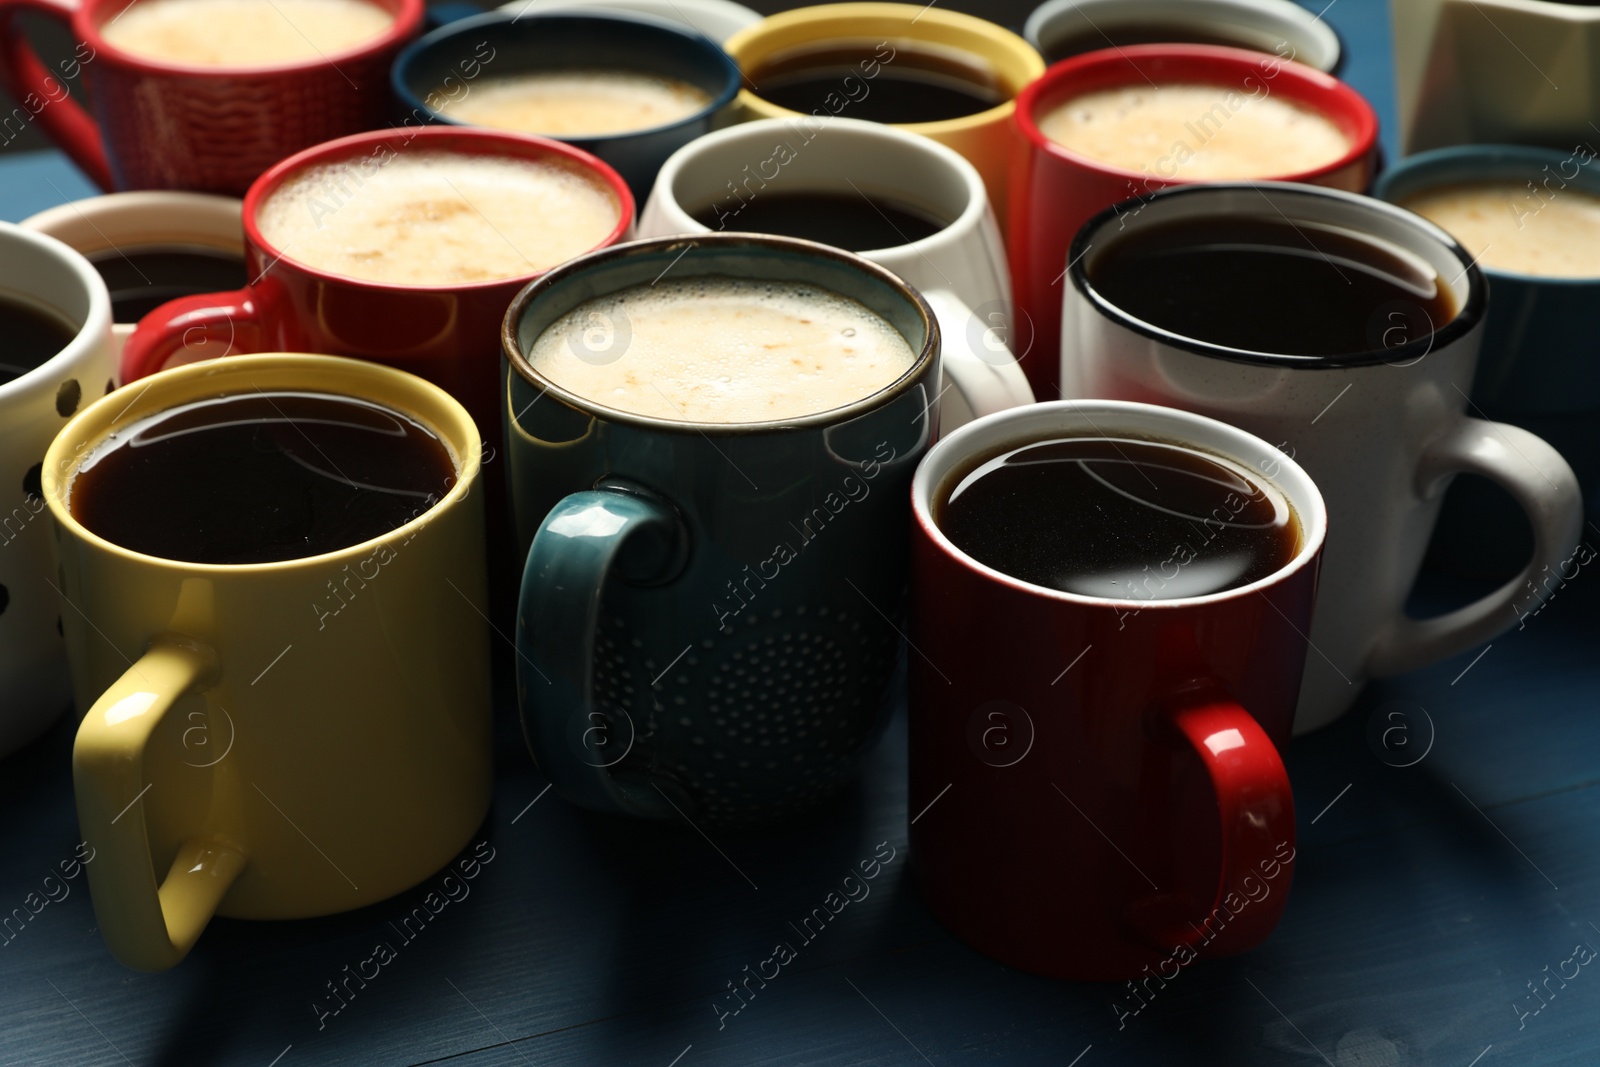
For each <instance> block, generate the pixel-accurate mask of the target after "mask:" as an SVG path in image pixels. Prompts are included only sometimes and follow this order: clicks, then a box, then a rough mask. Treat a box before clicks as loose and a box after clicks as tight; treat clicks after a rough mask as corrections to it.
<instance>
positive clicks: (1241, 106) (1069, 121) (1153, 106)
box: [1039, 85, 1350, 181]
mask: <svg viewBox="0 0 1600 1067" xmlns="http://www.w3.org/2000/svg"><path fill="white" fill-rule="evenodd" d="M1039 131H1040V132H1041V133H1043V134H1044V135H1045V136H1046V137H1048V138H1049V139H1050V140H1052V141H1054V142H1055V143H1056V144H1059V145H1061V146H1062V147H1063V148H1067V149H1069V150H1071V151H1074V152H1079V153H1081V154H1083V155H1086V156H1089V157H1090V158H1092V159H1097V160H1099V161H1100V162H1102V163H1109V164H1110V165H1112V166H1114V167H1120V168H1122V169H1123V170H1136V171H1146V172H1148V173H1150V174H1151V175H1153V176H1154V177H1158V178H1165V179H1173V180H1178V181H1214V180H1219V179H1229V178H1277V177H1288V176H1291V175H1295V174H1300V173H1302V172H1304V171H1308V170H1314V169H1316V168H1318V167H1323V166H1326V165H1328V164H1330V163H1333V162H1335V161H1336V160H1338V159H1339V158H1340V157H1342V156H1343V155H1345V153H1346V152H1348V151H1349V150H1350V142H1349V140H1348V139H1346V137H1345V135H1344V134H1343V133H1341V132H1340V130H1339V128H1338V127H1337V126H1335V125H1334V124H1333V123H1332V122H1331V121H1330V120H1329V119H1328V118H1327V117H1325V116H1323V115H1320V114H1318V113H1317V112H1315V111H1312V110H1310V109H1309V108H1305V107H1301V106H1300V105H1299V104H1294V103H1290V102H1289V101H1287V100H1280V99H1278V98H1277V97H1275V96H1263V95H1254V96H1253V95H1251V94H1249V93H1243V92H1239V91H1237V90H1234V89H1231V88H1229V87H1227V86H1223V85H1161V86H1150V85H1130V86H1125V87H1123V88H1119V89H1102V90H1097V91H1095V92H1092V93H1084V94H1083V95H1082V96H1077V97H1073V98H1072V99H1070V100H1067V101H1065V102H1064V103H1062V104H1060V105H1058V106H1057V107H1055V108H1054V109H1052V110H1051V111H1049V112H1048V113H1046V114H1045V115H1044V116H1042V117H1041V118H1040V120H1039Z"/></svg>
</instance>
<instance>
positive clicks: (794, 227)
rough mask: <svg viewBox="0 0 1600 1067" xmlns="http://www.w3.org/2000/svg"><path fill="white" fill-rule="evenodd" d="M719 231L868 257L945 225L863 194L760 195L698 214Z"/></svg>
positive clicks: (698, 219)
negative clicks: (873, 251)
mask: <svg viewBox="0 0 1600 1067" xmlns="http://www.w3.org/2000/svg"><path fill="white" fill-rule="evenodd" d="M694 219H695V221H696V222H698V223H700V224H701V225H703V226H707V227H709V228H710V229H713V230H743V231H747V232H754V233H773V234H777V235H779V236H781V237H804V238H806V239H807V240H810V241H820V242H821V243H823V244H825V245H833V246H834V247H835V248H842V249H844V250H845V251H847V252H866V251H868V250H870V249H875V248H895V247H898V246H899V245H903V244H910V243H911V242H912V241H920V240H922V239H923V238H924V237H932V236H933V235H934V234H936V233H938V232H939V231H940V230H942V229H944V227H945V224H944V223H943V222H942V221H940V220H939V219H936V218H934V217H933V216H932V215H930V214H928V213H927V212H925V211H923V210H922V209H921V208H917V207H912V206H911V205H910V204H904V203H900V202H898V201H894V200H888V199H885V198H883V197H877V196H874V197H871V198H868V197H866V196H862V195H860V194H857V193H853V192H852V193H768V192H761V193H757V194H756V195H755V196H754V197H753V198H751V199H749V200H745V201H743V202H742V203H741V202H739V201H738V200H723V201H721V202H719V203H717V204H714V205H712V206H711V207H709V208H706V209H705V210H703V211H697V212H695V214H694Z"/></svg>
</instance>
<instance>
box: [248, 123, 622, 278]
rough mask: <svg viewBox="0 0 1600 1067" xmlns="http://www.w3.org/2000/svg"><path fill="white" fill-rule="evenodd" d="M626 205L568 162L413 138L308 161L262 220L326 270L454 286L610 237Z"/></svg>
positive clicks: (286, 249) (551, 260) (269, 202)
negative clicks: (361, 153) (391, 148)
mask: <svg viewBox="0 0 1600 1067" xmlns="http://www.w3.org/2000/svg"><path fill="white" fill-rule="evenodd" d="M619 213H620V207H619V205H618V203H617V199H616V196H615V195H614V194H613V193H612V192H611V190H609V189H608V188H606V187H605V186H603V185H602V184H600V183H599V182H598V181H596V180H595V179H593V178H590V177H588V176H586V175H584V174H580V173H578V172H577V171H576V169H574V168H572V167H569V166H566V165H565V164H564V163H563V162H559V161H551V162H546V161H535V160H525V159H512V158H507V157H492V156H483V155H471V154H468V153H459V152H440V151H427V150H413V151H407V152H399V153H390V155H388V156H387V157H385V158H384V160H383V161H382V162H381V163H374V162H373V160H372V159H370V158H368V159H362V160H360V161H359V162H338V163H318V164H314V165H312V166H309V167H306V168H305V169H304V170H301V171H298V172H296V173H295V174H293V175H292V176H291V177H289V178H288V179H287V180H286V181H284V182H283V184H282V185H280V186H279V187H278V188H277V189H275V190H274V191H273V192H272V194H271V195H270V196H269V197H268V198H267V199H266V200H265V202H264V203H262V204H261V206H260V208H259V209H258V211H257V213H256V224H257V226H258V227H259V228H260V230H261V235H262V236H263V237H264V238H266V240H267V241H268V243H270V244H271V245H273V246H274V247H275V248H277V249H278V251H280V252H281V253H283V254H284V255H285V256H288V257H289V258H291V259H293V260H295V261H297V262H299V263H303V264H305V265H306V266H309V267H313V268H316V269H318V270H325V271H329V272H330V273H333V274H339V275H343V276H344V277H347V278H358V279H361V280H363V281H370V282H380V283H384V284H389V285H417V286H447V285H462V284H471V283H474V282H486V281H495V280H499V279H505V278H514V277H518V276H521V275H528V274H533V273H536V272H538V271H541V270H546V269H548V268H550V267H553V266H555V265H556V264H557V263H561V262H563V261H564V260H568V259H571V258H572V257H573V256H576V255H578V254H580V253H582V252H587V251H589V250H590V249H592V248H594V247H595V246H597V245H599V244H601V243H603V242H604V241H605V240H606V237H607V236H608V235H609V234H610V233H611V231H612V230H614V229H615V228H616V226H617V218H618V215H619Z"/></svg>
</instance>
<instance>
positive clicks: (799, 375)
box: [528, 277, 917, 423]
mask: <svg viewBox="0 0 1600 1067" xmlns="http://www.w3.org/2000/svg"><path fill="white" fill-rule="evenodd" d="M617 352H620V355H616V354H615V353H617ZM916 360H917V354H916V353H915V352H913V351H912V349H911V346H910V345H909V344H907V343H906V341H905V339H904V338H903V337H901V336H900V334H899V332H898V331H896V330H895V328H894V327H893V326H891V325H890V324H889V322H888V321H887V320H886V319H884V318H883V317H882V316H880V315H878V314H877V313H876V312H874V311H872V310H871V309H869V308H867V307H866V306H865V305H863V304H861V303H859V302H857V301H855V300H852V299H850V298H849V297H845V296H841V295H839V294H837V293H834V292H831V291H829V290H827V289H823V288H820V287H819V286H815V285H810V284H807V283H803V282H781V283H771V282H759V281H747V280H742V279H736V278H727V277H701V278H684V279H678V280H673V279H671V278H670V277H669V278H666V279H663V280H661V281H659V282H657V283H656V284H654V285H638V286H634V287H633V288H630V289H624V290H621V291H620V292H618V293H615V294H612V295H610V296H606V297H601V298H598V299H595V300H591V301H588V302H586V303H583V304H580V305H579V306H578V307H576V308H574V309H573V310H571V311H569V312H568V313H567V314H565V315H564V316H562V317H561V318H559V319H557V320H556V321H555V322H554V323H553V324H551V326H550V327H549V328H548V329H546V330H545V331H544V333H542V334H541V335H540V336H539V337H538V339H537V340H536V341H535V342H534V345H533V349H532V351H531V352H529V353H528V362H529V363H530V364H531V365H532V366H533V367H534V369H535V370H537V371H539V372H540V373H541V374H543V375H544V376H545V377H547V378H549V379H550V380H551V381H553V382H555V383H556V384H557V385H560V386H562V387H563V388H565V389H567V390H569V391H571V392H573V393H576V394H578V395H579V396H582V397H585V398H587V399H589V400H592V401H594V402H595V403H597V404H602V405H604V406H606V407H609V408H615V409H618V410H621V411H628V412H632V413H634V414H638V415H648V416H653V417H656V418H661V419H671V420H675V421H686V422H707V423H752V422H768V421H772V420H777V419H792V418H798V417H800V416H803V415H811V414H815V413H817V412H823V411H831V410H833V409H834V408H838V407H843V406H845V405H847V404H850V403H853V402H855V401H857V400H860V399H862V398H864V397H868V396H871V395H872V394H874V393H877V392H879V391H880V390H882V389H884V388H886V387H888V386H889V385H891V384H893V383H894V382H896V381H898V380H899V379H900V378H901V377H903V376H904V375H905V373H906V372H907V371H908V370H910V369H911V368H912V366H914V365H915V363H916Z"/></svg>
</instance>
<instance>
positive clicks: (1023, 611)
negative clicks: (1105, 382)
mask: <svg viewBox="0 0 1600 1067" xmlns="http://www.w3.org/2000/svg"><path fill="white" fill-rule="evenodd" d="M1065 437H1082V438H1096V439H1106V438H1112V439H1117V438H1122V439H1126V438H1134V439H1143V440H1147V441H1156V442H1166V443H1170V444H1176V445H1178V446H1181V447H1183V448H1186V449H1188V450H1190V451H1192V452H1199V453H1202V454H1207V455H1209V456H1211V457H1218V458H1219V460H1220V461H1221V462H1223V463H1225V464H1231V465H1232V466H1233V467H1234V468H1235V469H1237V468H1239V467H1244V468H1247V469H1248V470H1249V471H1250V473H1251V477H1252V479H1254V480H1255V481H1257V482H1265V483H1267V484H1268V485H1270V486H1271V487H1273V488H1275V489H1276V490H1277V492H1278V493H1279V494H1281V497H1282V499H1283V500H1285V501H1287V503H1288V506H1289V507H1290V508H1291V509H1292V510H1293V511H1294V512H1295V514H1296V516H1297V518H1298V520H1299V525H1300V535H1299V539H1298V542H1297V545H1296V547H1294V548H1292V550H1291V551H1292V555H1290V556H1287V557H1286V558H1288V562H1287V563H1285V564H1283V565H1282V566H1280V567H1279V568H1278V569H1277V570H1275V571H1272V572H1270V573H1268V575H1267V576H1266V577H1263V578H1260V579H1259V580H1256V581H1253V582H1249V583H1248V584H1244V585H1240V586H1238V587H1236V588H1232V589H1225V590H1223V591H1221V592H1214V593H1210V594H1206V595H1201V596H1193V597H1187V598H1182V599H1168V600H1156V599H1144V600H1141V599H1128V600H1112V599H1101V598H1098V597H1092V596H1087V595H1083V594H1080V593H1070V592H1063V591H1059V590H1056V589H1050V588H1045V587H1043V586H1039V585H1033V584H1031V583H1028V582H1024V581H1020V580H1018V579H1016V578H1013V577H1011V576H1009V575H1007V574H1005V573H1003V572H1001V571H999V570H995V569H993V568H991V567H988V566H986V565H984V564H983V563H980V562H978V561H977V560H976V559H974V558H973V557H972V556H971V555H969V554H967V553H966V552H964V551H962V549H960V548H958V547H957V546H956V545H955V543H954V542H952V541H951V539H950V538H949V537H947V536H946V534H945V533H944V531H943V530H941V529H940V527H939V525H938V522H937V521H936V514H937V513H938V510H939V508H940V507H941V506H942V501H943V500H944V499H945V496H946V495H947V493H948V491H949V489H950V487H951V484H952V483H953V482H955V481H956V480H957V479H958V478H964V477H965V476H966V474H967V473H968V472H969V471H970V470H971V469H972V468H973V465H974V464H977V463H980V462H983V461H985V460H986V459H987V458H989V457H992V456H994V455H996V454H997V453H1001V452H1004V451H1006V450H1007V449H1009V448H1011V447H1015V446H1018V445H1025V444H1028V443H1031V442H1039V441H1049V440H1054V439H1059V438H1065ZM911 497H912V509H913V516H914V518H913V522H912V587H911V591H912V601H911V631H910V644H911V649H912V651H911V654H910V686H911V688H910V706H911V720H910V779H911V781H910V801H909V811H910V812H911V814H912V821H911V846H912V851H913V858H914V861H915V866H916V871H917V878H918V883H919V886H920V889H921V893H922V896H923V898H924V900H925V901H926V902H927V903H928V906H929V907H930V908H931V909H932V910H933V912H934V914H935V915H937V916H938V917H939V919H940V920H941V921H942V922H944V924H945V925H946V926H948V927H949V928H950V929H951V930H952V931H954V932H955V933H956V934H957V935H958V936H959V937H961V938H962V939H963V940H964V941H966V942H967V943H968V944H970V945H972V946H973V947H974V948H976V949H978V950H979V951H981V952H984V953H986V954H987V955H989V956H992V957H994V958H995V959H997V960H999V961H1000V962H1002V963H1005V964H1008V965H1010V966H1013V967H1019V968H1022V969H1024V970H1028V971H1033V972H1036V973H1039V974H1046V975H1051V976H1053V977H1058V978H1071V979H1084V980H1113V979H1126V978H1135V977H1139V976H1141V975H1142V974H1144V973H1147V972H1146V969H1148V973H1149V974H1152V975H1165V976H1166V977H1168V978H1170V977H1172V975H1173V974H1175V973H1176V969H1177V968H1181V967H1182V966H1184V965H1186V964H1187V963H1189V962H1192V961H1193V960H1194V959H1195V958H1197V957H1202V956H1218V955H1228V954H1232V953H1236V952H1240V951H1243V950H1245V949H1248V948H1250V947H1252V946H1254V945H1256V944H1259V943H1260V942H1261V941H1262V940H1264V939H1265V938H1266V937H1267V935H1268V934H1269V933H1270V932H1271V931H1272V929H1273V927H1274V926H1275V925H1276V923H1277V921H1278V918H1279V916H1280V915H1281V913H1282V911H1283V906H1284V902H1285V900H1286V899H1287V896H1288V890H1289V883H1290V881H1291V877H1292V873H1293V859H1294V840H1295V832H1294V803H1293V798H1292V796H1291V794H1290V790H1289V780H1288V778H1287V776H1286V774H1285V771H1284V767H1283V762H1282V760H1281V759H1280V758H1279V755H1278V748H1279V746H1282V745H1283V744H1285V743H1286V742H1287V741H1288V740H1289V732H1290V727H1291V725H1292V723H1293V721H1294V711H1295V701H1296V698H1297V697H1298V695H1299V690H1300V674H1301V671H1302V668H1303V666H1304V663H1305V657H1306V652H1307V647H1306V641H1305V638H1304V637H1303V636H1302V635H1303V634H1304V633H1305V632H1306V630H1307V628H1308V625H1309V623H1310V620H1311V611H1312V606H1313V600H1314V597H1315V591H1316V583H1317V572H1318V567H1319V564H1320V560H1321V554H1322V545H1323V539H1324V536H1325V533H1326V529H1327V518H1326V512H1325V510H1324V507H1323V502H1322V496H1321V494H1320V493H1319V492H1318V491H1317V488H1316V486H1315V485H1314V484H1313V483H1312V481H1311V479H1310V478H1309V477H1308V476H1307V475H1306V473H1305V471H1304V470H1302V469H1301V468H1300V467H1299V466H1298V465H1296V464H1295V463H1294V461H1293V460H1291V459H1289V458H1288V457H1286V456H1284V455H1283V454H1282V453H1280V452H1278V451H1277V450H1276V449H1275V448H1273V447H1272V446H1271V445H1269V444H1267V443H1266V442H1265V441H1263V440H1261V439H1260V438H1257V437H1254V436H1252V435H1250V434H1247V433H1245V432H1244V431H1243V430H1239V429H1236V428H1234V427H1232V426H1229V425H1227V424H1226V423H1222V422H1218V421H1216V420H1214V419H1209V418H1206V417H1204V416H1200V415H1193V414H1190V413H1187V412H1181V411H1176V410H1172V409H1169V408H1161V407H1156V406H1154V405H1150V404H1136V403H1128V402H1123V401H1112V400H1104V401H1102V400H1083V401H1054V402H1049V403H1041V404H1034V405H1031V406H1029V407H1022V408H1014V409H1011V410H1009V411H1003V412H999V413H997V414H994V415H990V416H987V417H985V418H981V419H978V420H976V421H974V422H971V423H969V424H967V425H966V426H963V427H961V428H960V429H958V430H956V431H955V432H954V433H952V434H950V436H948V437H946V438H944V439H943V440H942V441H940V442H939V443H938V444H937V445H935V446H934V448H933V449H932V450H930V451H929V453H928V454H927V456H926V457H924V459H923V460H922V463H921V465H920V466H919V468H918V470H917V474H916V477H915V479H914V480H913V482H912V487H911ZM1201 521H1204V520H1201Z"/></svg>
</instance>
